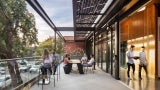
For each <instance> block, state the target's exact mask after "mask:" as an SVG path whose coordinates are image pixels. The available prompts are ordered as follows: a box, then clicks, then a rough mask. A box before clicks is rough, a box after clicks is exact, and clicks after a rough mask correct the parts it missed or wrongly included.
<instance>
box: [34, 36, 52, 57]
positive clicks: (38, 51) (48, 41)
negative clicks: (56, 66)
mask: <svg viewBox="0 0 160 90" xmlns="http://www.w3.org/2000/svg"><path fill="white" fill-rule="evenodd" d="M44 48H48V50H50V51H51V50H52V49H53V39H52V37H49V38H48V39H46V40H45V41H43V42H41V43H40V44H39V46H37V48H36V50H35V53H36V55H37V56H41V55H42V50H43V49H44Z"/></svg>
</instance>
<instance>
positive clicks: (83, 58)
mask: <svg viewBox="0 0 160 90" xmlns="http://www.w3.org/2000/svg"><path fill="white" fill-rule="evenodd" d="M81 62H82V64H84V63H86V62H87V56H86V54H84V55H83V57H82V58H81Z"/></svg>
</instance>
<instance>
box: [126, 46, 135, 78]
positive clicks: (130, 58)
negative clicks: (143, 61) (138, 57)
mask: <svg viewBox="0 0 160 90" xmlns="http://www.w3.org/2000/svg"><path fill="white" fill-rule="evenodd" d="M134 47H135V46H134V45H131V46H130V50H128V51H127V53H126V55H127V58H128V62H127V66H128V70H127V75H128V79H129V80H131V78H130V67H132V70H133V76H134V72H135V64H134V61H133V60H134V58H135V57H134V52H133V51H134Z"/></svg>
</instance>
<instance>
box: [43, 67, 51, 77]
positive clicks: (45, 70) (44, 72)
mask: <svg viewBox="0 0 160 90" xmlns="http://www.w3.org/2000/svg"><path fill="white" fill-rule="evenodd" d="M47 69H48V70H49V72H50V74H51V73H52V69H51V67H48V68H46V67H44V66H42V67H41V72H42V75H47Z"/></svg>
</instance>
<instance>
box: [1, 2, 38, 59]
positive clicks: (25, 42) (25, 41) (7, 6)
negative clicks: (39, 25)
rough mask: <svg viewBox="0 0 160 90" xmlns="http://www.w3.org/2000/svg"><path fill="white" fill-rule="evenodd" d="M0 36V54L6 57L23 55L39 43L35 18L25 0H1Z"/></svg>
mask: <svg viewBox="0 0 160 90" xmlns="http://www.w3.org/2000/svg"><path fill="white" fill-rule="evenodd" d="M0 36H1V37H0V46H1V47H0V54H2V55H4V56H6V58H11V57H17V56H23V55H24V54H26V52H27V51H28V49H29V48H27V47H29V45H32V44H37V42H38V41H37V29H36V28H35V18H34V16H33V14H31V13H29V12H28V11H27V9H26V3H25V0H0ZM7 55H10V56H7Z"/></svg>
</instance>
